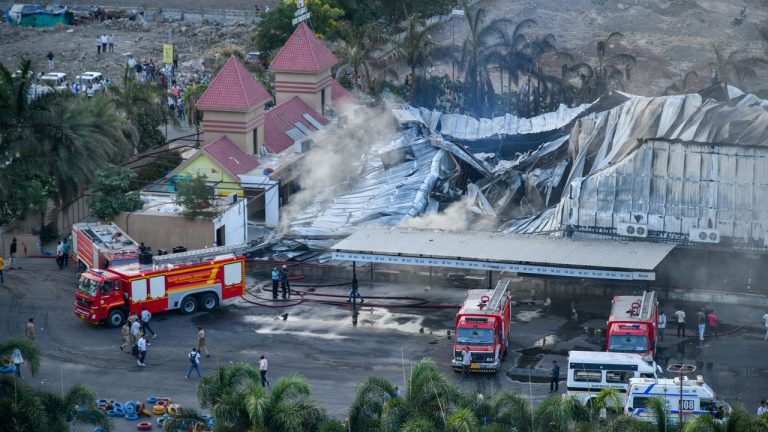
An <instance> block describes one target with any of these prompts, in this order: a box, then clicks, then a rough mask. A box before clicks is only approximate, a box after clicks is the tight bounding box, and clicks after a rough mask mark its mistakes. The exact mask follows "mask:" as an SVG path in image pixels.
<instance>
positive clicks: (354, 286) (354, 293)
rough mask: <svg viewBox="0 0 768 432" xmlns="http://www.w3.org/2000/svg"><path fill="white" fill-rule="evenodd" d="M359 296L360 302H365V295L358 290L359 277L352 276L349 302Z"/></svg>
mask: <svg viewBox="0 0 768 432" xmlns="http://www.w3.org/2000/svg"><path fill="white" fill-rule="evenodd" d="M355 297H357V298H359V299H360V304H363V303H365V299H364V298H363V295H362V294H360V292H359V291H358V290H357V278H352V288H350V289H349V297H347V303H352V299H353V298H355Z"/></svg>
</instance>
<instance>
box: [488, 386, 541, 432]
mask: <svg viewBox="0 0 768 432" xmlns="http://www.w3.org/2000/svg"><path fill="white" fill-rule="evenodd" d="M491 408H492V410H491V412H492V417H491V422H492V423H493V424H499V425H505V426H507V427H508V428H514V429H515V430H517V431H518V432H532V427H533V417H532V413H531V404H530V403H528V401H527V400H526V399H524V398H523V397H522V396H520V395H519V394H517V393H515V392H513V391H512V390H503V391H501V392H499V393H497V394H495V395H494V396H493V398H491Z"/></svg>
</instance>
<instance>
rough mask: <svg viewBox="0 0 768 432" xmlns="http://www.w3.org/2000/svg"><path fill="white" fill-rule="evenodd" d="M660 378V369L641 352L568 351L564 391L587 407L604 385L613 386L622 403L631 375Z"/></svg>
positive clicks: (634, 376)
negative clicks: (565, 387)
mask: <svg viewBox="0 0 768 432" xmlns="http://www.w3.org/2000/svg"><path fill="white" fill-rule="evenodd" d="M661 377H662V370H661V368H660V367H659V366H658V365H656V363H655V362H654V361H653V359H652V358H650V357H644V356H641V355H640V354H630V353H615V352H596V351H570V352H568V376H567V380H566V384H567V388H568V392H567V394H568V396H574V397H576V398H577V399H579V401H581V403H583V404H584V405H587V406H589V405H591V403H592V399H594V398H596V397H597V396H598V395H599V394H600V391H602V390H603V389H604V388H612V389H615V390H616V391H617V392H618V394H619V397H620V401H621V403H622V404H623V403H624V397H625V396H626V394H627V391H628V390H629V380H630V379H631V378H653V379H656V378H661Z"/></svg>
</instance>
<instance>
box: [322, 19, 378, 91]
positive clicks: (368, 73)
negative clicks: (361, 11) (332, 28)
mask: <svg viewBox="0 0 768 432" xmlns="http://www.w3.org/2000/svg"><path fill="white" fill-rule="evenodd" d="M340 27H341V31H342V33H343V34H344V39H343V40H341V41H339V42H338V43H336V44H334V46H333V53H334V54H335V55H336V58H337V59H338V63H337V69H336V79H337V80H338V79H339V78H340V77H341V76H342V75H343V74H345V73H348V72H351V73H352V74H353V75H355V76H358V77H360V78H361V79H362V80H363V88H364V89H365V88H368V86H369V85H370V83H371V79H372V77H373V76H374V75H375V74H374V73H373V71H374V69H376V68H378V67H380V66H381V65H382V62H381V60H380V57H382V55H383V52H382V46H383V44H384V43H386V41H388V40H389V39H390V38H389V36H388V35H387V34H386V33H384V32H382V31H381V29H379V28H377V27H376V26H374V25H373V24H367V25H365V26H364V27H363V28H361V29H357V28H355V27H352V26H350V25H340Z"/></svg>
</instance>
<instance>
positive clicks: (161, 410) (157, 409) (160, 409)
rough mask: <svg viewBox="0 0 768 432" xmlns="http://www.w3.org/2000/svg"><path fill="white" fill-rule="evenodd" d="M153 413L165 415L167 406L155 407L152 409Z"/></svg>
mask: <svg viewBox="0 0 768 432" xmlns="http://www.w3.org/2000/svg"><path fill="white" fill-rule="evenodd" d="M152 412H153V413H155V414H157V415H161V414H165V405H155V406H153V407H152Z"/></svg>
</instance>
